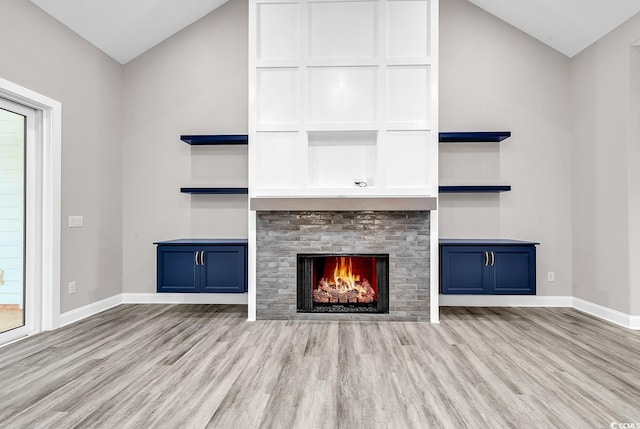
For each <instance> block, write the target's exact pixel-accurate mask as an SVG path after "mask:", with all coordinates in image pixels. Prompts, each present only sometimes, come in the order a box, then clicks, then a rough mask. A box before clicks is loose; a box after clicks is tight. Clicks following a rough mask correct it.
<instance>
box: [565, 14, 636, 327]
mask: <svg viewBox="0 0 640 429" xmlns="http://www.w3.org/2000/svg"><path fill="white" fill-rule="evenodd" d="M638 39H640V15H636V16H635V17H633V18H632V19H630V20H629V21H627V22H626V23H625V24H623V25H622V26H620V27H619V28H617V29H616V30H614V31H613V32H611V33H610V34H608V35H607V36H605V37H604V38H602V39H600V40H599V41H598V42H596V43H595V44H593V45H592V46H591V47H589V48H588V49H586V50H585V51H583V52H582V53H580V54H579V55H577V56H575V57H574V58H573V60H572V62H571V90H572V101H573V105H572V111H573V125H574V128H573V161H574V162H573V176H572V182H573V211H574V213H575V216H574V224H573V236H574V241H573V258H574V270H573V277H574V288H573V290H574V295H575V296H576V297H578V298H581V299H584V300H587V301H590V302H594V303H596V304H600V305H603V306H606V307H610V308H613V309H616V310H619V311H622V312H624V313H627V314H640V290H638V289H640V281H639V278H640V263H639V262H640V254H639V252H638V246H639V245H640V237H639V234H638V228H639V227H640V225H639V224H638V223H639V222H640V213H639V205H638V200H639V198H638V193H639V192H640V179H639V177H638V170H639V168H640V159H639V151H638V145H640V132H639V131H638V129H639V127H640V109H639V108H638V106H639V101H640V100H639V98H640V93H639V89H640V59H638V55H639V54H638V51H637V49H638V48H632V47H631V46H630V44H631V43H633V42H635V41H637V40H638Z"/></svg>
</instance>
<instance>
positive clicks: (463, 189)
mask: <svg viewBox="0 0 640 429" xmlns="http://www.w3.org/2000/svg"><path fill="white" fill-rule="evenodd" d="M439 190H440V193H441V194H444V193H448V194H454V193H457V194H461V193H469V194H471V193H495V192H507V191H510V190H511V185H461V186H440V187H439Z"/></svg>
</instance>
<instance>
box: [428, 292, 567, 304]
mask: <svg viewBox="0 0 640 429" xmlns="http://www.w3.org/2000/svg"><path fill="white" fill-rule="evenodd" d="M439 298H440V306H441V307H573V297H571V296H540V295H442V294H441V295H440V296H439Z"/></svg>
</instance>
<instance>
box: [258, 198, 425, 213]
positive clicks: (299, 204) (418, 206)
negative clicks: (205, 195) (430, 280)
mask: <svg viewBox="0 0 640 429" xmlns="http://www.w3.org/2000/svg"><path fill="white" fill-rule="evenodd" d="M436 208H437V198H435V197H422V196H413V197H412V196H387V197H345V196H334V197H331V196H329V197H254V198H251V199H250V203H249V209H250V210H253V211H427V210H435V209H436Z"/></svg>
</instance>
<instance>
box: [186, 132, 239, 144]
mask: <svg viewBox="0 0 640 429" xmlns="http://www.w3.org/2000/svg"><path fill="white" fill-rule="evenodd" d="M180 140H182V141H183V142H185V143H188V144H191V145H229V144H249V136H248V135H246V134H215V135H182V136H180Z"/></svg>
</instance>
